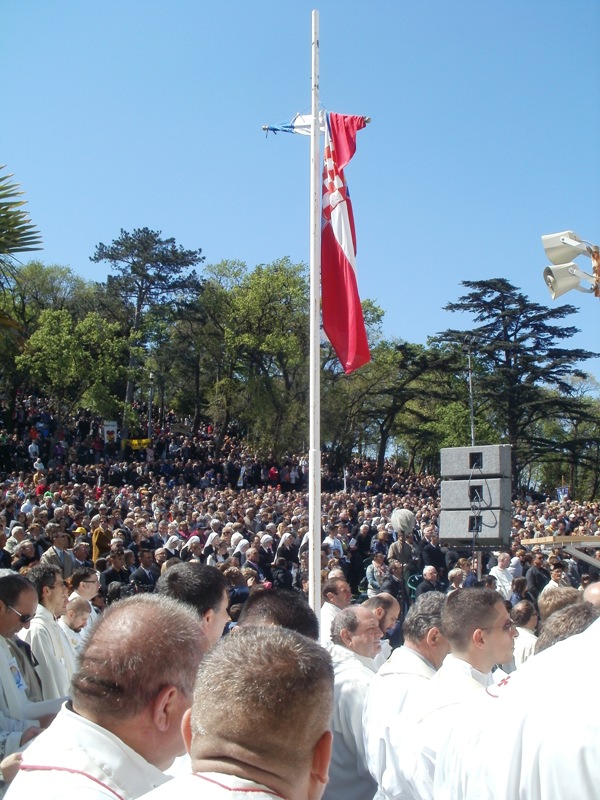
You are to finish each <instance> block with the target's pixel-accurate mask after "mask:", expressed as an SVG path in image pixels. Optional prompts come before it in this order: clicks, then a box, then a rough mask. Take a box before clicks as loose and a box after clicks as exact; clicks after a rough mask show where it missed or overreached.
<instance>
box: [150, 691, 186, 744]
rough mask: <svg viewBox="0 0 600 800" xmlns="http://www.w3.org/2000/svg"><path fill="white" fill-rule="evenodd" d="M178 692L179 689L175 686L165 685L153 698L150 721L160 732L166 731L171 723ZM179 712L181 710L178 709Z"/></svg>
mask: <svg viewBox="0 0 600 800" xmlns="http://www.w3.org/2000/svg"><path fill="white" fill-rule="evenodd" d="M178 694H179V690H178V689H177V687H176V686H165V687H164V688H163V689H161V690H160V692H159V693H158V694H157V695H156V697H155V698H154V703H153V707H152V721H153V722H154V724H155V726H156V727H157V728H158V730H159V731H161V733H164V732H165V731H168V730H169V728H170V726H171V725H172V722H173V713H174V711H175V706H176V705H177V698H178ZM179 709H181V706H179ZM180 713H181V710H179V714H180Z"/></svg>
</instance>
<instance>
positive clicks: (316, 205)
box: [308, 11, 322, 621]
mask: <svg viewBox="0 0 600 800" xmlns="http://www.w3.org/2000/svg"><path fill="white" fill-rule="evenodd" d="M311 111H312V117H311V125H310V260H309V264H310V409H309V457H308V481H309V490H308V515H309V526H310V550H309V553H310V558H309V589H308V602H309V603H310V606H311V608H312V609H313V610H314V612H315V614H316V615H317V618H318V619H319V621H320V619H321V372H320V371H321V354H320V343H321V335H320V329H321V302H320V301H321V192H322V187H321V160H320V157H319V136H320V125H319V12H318V11H313V12H312V72H311Z"/></svg>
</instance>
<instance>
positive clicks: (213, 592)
mask: <svg viewBox="0 0 600 800" xmlns="http://www.w3.org/2000/svg"><path fill="white" fill-rule="evenodd" d="M227 585H228V584H227V579H226V578H225V576H224V575H223V573H222V572H221V571H220V570H218V569H217V568H216V567H210V566H208V565H207V564H199V563H198V562H195V561H183V562H180V563H179V564H174V565H173V566H172V567H171V568H170V569H168V570H166V572H164V574H163V575H161V576H160V578H159V579H158V582H157V584H156V590H155V593H158V594H162V595H166V596H167V597H172V598H173V599H174V600H179V601H180V602H182V603H186V604H187V605H189V606H193V607H194V608H195V609H196V611H197V612H198V614H199V615H200V616H201V617H203V616H204V615H205V614H206V612H207V611H210V610H211V609H212V610H213V611H216V610H217V609H218V608H219V607H220V606H221V603H222V602H223V595H224V594H225V593H226V591H227Z"/></svg>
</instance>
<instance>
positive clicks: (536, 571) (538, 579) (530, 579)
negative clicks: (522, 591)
mask: <svg viewBox="0 0 600 800" xmlns="http://www.w3.org/2000/svg"><path fill="white" fill-rule="evenodd" d="M526 578H527V591H528V592H529V593H530V594H531V595H532V597H533V598H534V601H535V602H536V603H537V600H538V597H539V596H540V594H541V593H542V589H544V587H545V586H546V584H547V583H550V573H549V572H548V570H547V569H544V555H543V553H536V554H535V555H534V557H533V563H532V565H531V566H530V567H529V569H528V570H527V574H526Z"/></svg>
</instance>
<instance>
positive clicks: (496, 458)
mask: <svg viewBox="0 0 600 800" xmlns="http://www.w3.org/2000/svg"><path fill="white" fill-rule="evenodd" d="M440 457H441V458H440V460H441V465H442V478H443V479H444V480H442V486H441V500H442V511H441V514H440V539H442V540H443V541H455V542H462V543H464V544H467V543H469V544H472V543H473V540H474V539H475V541H476V542H480V544H481V545H495V544H497V545H501V546H506V545H508V543H509V541H510V528H511V525H510V522H511V506H510V501H511V447H510V445H507V444H500V445H485V446H482V447H447V448H444V449H443V450H441V452H440Z"/></svg>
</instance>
